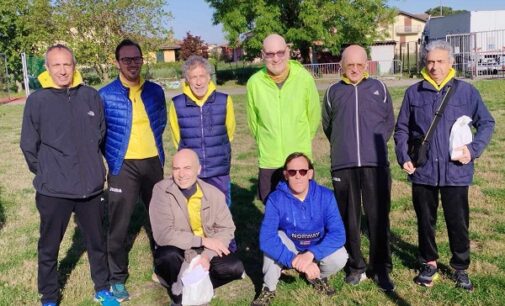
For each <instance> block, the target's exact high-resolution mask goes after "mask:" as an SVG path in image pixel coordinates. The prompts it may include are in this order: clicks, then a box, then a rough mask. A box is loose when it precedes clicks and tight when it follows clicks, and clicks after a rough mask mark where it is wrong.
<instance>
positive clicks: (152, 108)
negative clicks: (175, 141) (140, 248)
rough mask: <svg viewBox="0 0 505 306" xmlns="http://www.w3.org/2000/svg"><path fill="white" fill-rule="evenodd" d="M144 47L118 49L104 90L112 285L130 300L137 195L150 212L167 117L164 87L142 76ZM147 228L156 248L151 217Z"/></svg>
mask: <svg viewBox="0 0 505 306" xmlns="http://www.w3.org/2000/svg"><path fill="white" fill-rule="evenodd" d="M143 62H144V60H143V57H142V50H141V49H140V46H139V45H138V44H137V43H136V42H133V41H131V40H129V39H125V40H123V41H122V42H121V43H120V44H119V45H118V46H117V48H116V66H117V68H118V69H119V77H118V78H117V79H116V80H114V81H112V82H111V83H110V84H108V85H107V86H105V87H103V88H102V89H100V95H101V96H102V99H103V103H104V110H105V122H106V125H107V131H106V135H105V158H106V160H107V164H108V166H109V174H108V177H107V182H108V188H109V189H108V191H109V231H108V234H107V242H108V250H107V251H108V260H109V269H110V283H111V290H112V292H113V294H114V296H115V297H116V299H117V300H118V301H124V300H128V298H129V294H128V291H127V290H126V288H125V286H124V284H125V282H126V279H127V278H128V246H127V243H126V242H127V235H128V227H129V225H130V219H131V216H132V214H133V211H134V208H135V204H136V203H137V200H138V198H139V195H140V198H141V199H142V202H143V203H144V206H145V207H146V209H147V211H149V203H150V202H151V195H152V190H153V187H154V184H156V183H157V182H159V181H161V180H162V179H163V163H164V159H165V154H164V152H163V142H162V136H163V131H164V130H165V126H166V122H167V111H166V103H165V94H164V92H163V89H162V88H161V87H160V86H159V85H157V84H155V83H152V82H149V81H145V80H144V79H143V78H142V77H141V76H140V71H141V69H142V64H143ZM146 227H147V228H146V229H147V232H148V235H149V240H150V243H151V249H152V250H154V240H153V239H152V234H151V230H150V225H149V220H147V225H146Z"/></svg>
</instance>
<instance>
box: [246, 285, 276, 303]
mask: <svg viewBox="0 0 505 306" xmlns="http://www.w3.org/2000/svg"><path fill="white" fill-rule="evenodd" d="M274 297H275V290H274V291H270V290H269V289H268V288H267V287H263V289H262V290H261V293H260V295H258V297H257V298H256V299H255V300H254V301H253V302H252V303H251V306H268V305H270V302H271V301H272V299H273V298H274Z"/></svg>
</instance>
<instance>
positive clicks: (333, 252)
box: [252, 153, 348, 306]
mask: <svg viewBox="0 0 505 306" xmlns="http://www.w3.org/2000/svg"><path fill="white" fill-rule="evenodd" d="M283 175H284V178H285V180H286V181H285V182H284V181H283V182H281V183H279V185H278V186H277V189H276V190H275V191H274V192H273V193H271V194H270V195H269V197H268V200H267V204H266V208H265V216H264V218H263V222H262V224H261V229H260V249H261V251H262V252H263V253H264V256H263V274H264V278H263V282H264V284H263V290H262V291H261V293H260V295H259V296H258V298H257V299H256V300H254V301H253V302H252V305H253V306H260V305H269V304H270V301H271V300H272V298H273V297H274V296H275V289H276V287H277V283H278V281H279V277H280V275H281V269H282V268H283V267H286V268H290V269H291V268H292V269H295V270H297V271H298V272H300V273H303V274H305V276H306V278H307V280H308V281H309V283H311V284H312V285H313V286H314V288H315V289H316V290H317V291H319V292H321V293H323V294H326V295H328V296H331V295H334V294H335V290H334V289H333V288H331V286H330V285H329V284H328V277H329V276H330V275H333V274H335V273H337V272H338V271H340V270H341V269H342V268H343V267H344V266H345V264H346V262H347V258H348V255H347V251H346V250H345V247H344V244H345V230H344V225H343V223H342V218H341V217H340V213H339V211H338V207H337V203H336V200H335V196H334V194H333V192H332V191H331V190H329V189H328V188H326V187H323V186H321V185H318V184H317V183H316V182H315V181H314V180H313V179H312V178H313V177H314V167H313V165H312V162H311V161H310V159H309V158H308V157H307V156H306V155H305V154H303V153H292V154H290V155H289V156H288V157H287V159H286V162H285V163H284V170H283Z"/></svg>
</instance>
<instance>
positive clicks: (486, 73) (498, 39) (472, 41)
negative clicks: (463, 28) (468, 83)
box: [446, 29, 505, 78]
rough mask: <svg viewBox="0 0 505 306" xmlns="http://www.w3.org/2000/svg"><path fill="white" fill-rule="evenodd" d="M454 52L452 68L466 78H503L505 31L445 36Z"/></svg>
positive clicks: (504, 71)
mask: <svg viewBox="0 0 505 306" xmlns="http://www.w3.org/2000/svg"><path fill="white" fill-rule="evenodd" d="M446 41H448V42H449V43H450V44H451V46H452V48H453V51H454V58H455V64H454V68H455V69H456V70H457V71H458V74H459V75H460V76H464V77H468V78H503V77H505V29H504V30H495V31H485V32H474V33H465V34H451V35H447V36H446Z"/></svg>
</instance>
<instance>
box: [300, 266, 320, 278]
mask: <svg viewBox="0 0 505 306" xmlns="http://www.w3.org/2000/svg"><path fill="white" fill-rule="evenodd" d="M304 273H305V276H306V277H307V279H308V280H312V279H316V278H319V277H320V276H321V270H319V266H318V265H317V264H316V263H315V262H312V263H310V265H308V266H307V269H306V270H305V271H304Z"/></svg>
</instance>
